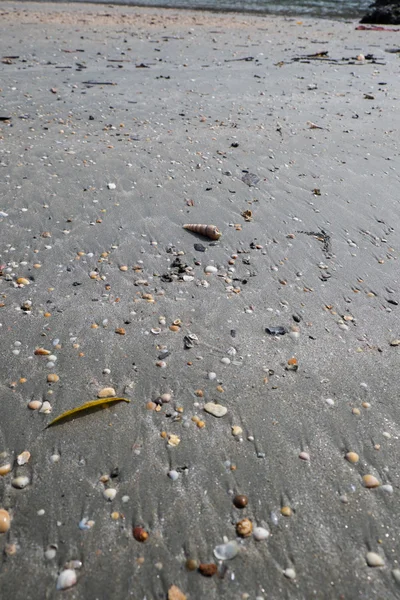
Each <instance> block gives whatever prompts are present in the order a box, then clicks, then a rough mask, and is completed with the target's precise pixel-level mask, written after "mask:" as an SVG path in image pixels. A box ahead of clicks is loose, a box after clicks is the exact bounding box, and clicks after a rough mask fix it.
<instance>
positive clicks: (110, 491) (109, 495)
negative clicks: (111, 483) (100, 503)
mask: <svg viewBox="0 0 400 600" xmlns="http://www.w3.org/2000/svg"><path fill="white" fill-rule="evenodd" d="M116 495H117V490H116V489H114V488H107V489H106V490H104V492H103V496H104V498H105V499H106V500H109V501H110V502H111V500H114V498H115V496H116Z"/></svg>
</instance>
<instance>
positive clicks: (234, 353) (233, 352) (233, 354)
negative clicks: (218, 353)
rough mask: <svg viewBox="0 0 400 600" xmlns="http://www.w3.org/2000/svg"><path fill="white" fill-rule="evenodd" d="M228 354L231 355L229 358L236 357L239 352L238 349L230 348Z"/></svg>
mask: <svg viewBox="0 0 400 600" xmlns="http://www.w3.org/2000/svg"><path fill="white" fill-rule="evenodd" d="M226 353H227V354H229V356H236V354H237V350H236V348H234V347H233V346H231V347H230V348H228V350H227V351H226Z"/></svg>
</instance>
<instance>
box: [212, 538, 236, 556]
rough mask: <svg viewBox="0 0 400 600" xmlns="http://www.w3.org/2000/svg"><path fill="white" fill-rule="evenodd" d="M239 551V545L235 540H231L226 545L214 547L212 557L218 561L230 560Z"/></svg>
mask: <svg viewBox="0 0 400 600" xmlns="http://www.w3.org/2000/svg"><path fill="white" fill-rule="evenodd" d="M239 550H240V546H239V544H238V543H237V542H236V541H235V540H232V541H230V542H227V543H226V544H221V545H220V546H216V547H215V548H214V556H215V558H218V560H232V558H235V556H236V555H237V554H238V552H239Z"/></svg>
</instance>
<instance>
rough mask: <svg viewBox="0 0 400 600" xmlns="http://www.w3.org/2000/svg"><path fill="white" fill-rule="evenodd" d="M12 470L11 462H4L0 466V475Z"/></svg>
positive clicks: (2, 475)
mask: <svg viewBox="0 0 400 600" xmlns="http://www.w3.org/2000/svg"><path fill="white" fill-rule="evenodd" d="M11 471H12V464H11V463H5V464H4V465H1V466H0V477H4V475H8V473H10V472H11Z"/></svg>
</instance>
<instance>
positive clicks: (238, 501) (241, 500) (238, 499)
mask: <svg viewBox="0 0 400 600" xmlns="http://www.w3.org/2000/svg"><path fill="white" fill-rule="evenodd" d="M248 503H249V499H248V498H247V496H245V495H244V494H237V496H235V497H234V499H233V504H234V505H235V506H236V508H245V507H246V506H247V505H248Z"/></svg>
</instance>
